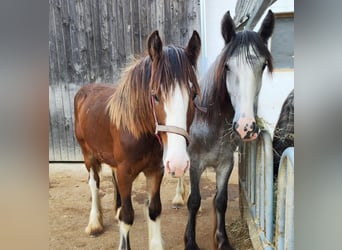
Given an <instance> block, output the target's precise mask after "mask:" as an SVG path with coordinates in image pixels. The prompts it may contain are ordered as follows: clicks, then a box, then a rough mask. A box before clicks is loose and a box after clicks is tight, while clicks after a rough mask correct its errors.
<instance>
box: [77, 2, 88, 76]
mask: <svg viewBox="0 0 342 250" xmlns="http://www.w3.org/2000/svg"><path fill="white" fill-rule="evenodd" d="M86 18H87V16H86V13H85V9H84V1H76V3H75V24H76V30H77V40H78V48H79V52H78V53H79V54H78V56H79V64H80V69H79V80H80V82H88V81H89V65H88V47H87V35H86Z"/></svg>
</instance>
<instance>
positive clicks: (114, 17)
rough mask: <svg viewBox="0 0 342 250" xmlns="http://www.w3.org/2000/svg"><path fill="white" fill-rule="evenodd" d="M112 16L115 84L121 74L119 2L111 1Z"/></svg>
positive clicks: (112, 63) (112, 65)
mask: <svg viewBox="0 0 342 250" xmlns="http://www.w3.org/2000/svg"><path fill="white" fill-rule="evenodd" d="M108 9H110V16H111V22H110V23H109V27H110V29H109V31H110V39H111V46H110V48H111V71H112V75H113V82H118V80H119V78H120V74H119V63H118V61H119V55H118V48H119V46H118V18H117V15H116V14H117V12H116V11H117V1H110V7H108Z"/></svg>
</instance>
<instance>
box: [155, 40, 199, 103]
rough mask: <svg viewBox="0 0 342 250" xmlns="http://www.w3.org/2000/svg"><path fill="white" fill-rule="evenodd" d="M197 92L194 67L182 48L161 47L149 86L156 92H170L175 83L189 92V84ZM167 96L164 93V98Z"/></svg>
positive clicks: (197, 86)
mask: <svg viewBox="0 0 342 250" xmlns="http://www.w3.org/2000/svg"><path fill="white" fill-rule="evenodd" d="M189 82H191V83H192V85H193V87H194V88H195V91H196V93H197V94H200V88H199V84H198V81H197V77H196V73H195V68H194V67H193V66H192V65H191V63H190V61H189V59H188V57H187V56H186V54H185V52H184V49H183V48H180V47H176V46H173V45H169V46H166V47H164V48H163V55H162V57H161V58H160V60H159V61H158V63H157V65H156V67H154V72H153V73H152V78H151V88H152V90H154V91H156V92H163V93H172V92H173V90H174V88H175V86H176V84H178V85H179V86H180V87H181V89H184V88H185V89H186V90H187V91H188V92H190V88H191V86H190V84H189ZM167 97H168V96H167V95H165V98H167Z"/></svg>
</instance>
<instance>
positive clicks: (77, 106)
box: [74, 87, 87, 140]
mask: <svg viewBox="0 0 342 250" xmlns="http://www.w3.org/2000/svg"><path fill="white" fill-rule="evenodd" d="M86 98H87V92H86V91H85V90H84V87H82V88H81V89H80V90H79V91H77V93H76V95H75V97H74V115H75V135H76V138H77V139H78V140H80V139H81V137H82V136H81V127H80V124H79V111H80V110H81V107H82V104H83V102H84V101H85V99H86Z"/></svg>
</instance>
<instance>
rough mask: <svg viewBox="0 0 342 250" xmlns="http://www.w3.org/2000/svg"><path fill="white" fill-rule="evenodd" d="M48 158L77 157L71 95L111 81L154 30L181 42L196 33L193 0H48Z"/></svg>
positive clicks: (168, 39) (79, 157) (195, 0)
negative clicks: (90, 86)
mask: <svg viewBox="0 0 342 250" xmlns="http://www.w3.org/2000/svg"><path fill="white" fill-rule="evenodd" d="M49 3H50V11H49V16H50V18H49V62H50V65H49V67H50V68H49V70H50V72H49V73H50V74H49V80H50V86H49V98H50V101H49V105H50V107H49V111H50V112H49V122H50V131H49V146H50V147H49V160H50V161H82V160H83V158H82V155H81V151H80V148H79V146H78V144H77V141H76V139H75V136H74V114H73V98H74V95H75V93H76V92H77V90H78V89H79V88H80V87H81V86H82V85H83V84H85V83H89V82H107V83H115V82H117V81H118V79H119V77H120V72H121V70H122V69H123V68H124V67H125V65H126V64H127V63H129V62H130V59H131V58H132V57H134V55H137V54H140V53H142V52H143V51H144V50H145V43H146V39H147V37H148V35H149V34H150V33H151V32H152V31H153V30H155V29H158V30H159V33H160V35H161V36H162V38H163V40H164V41H165V43H166V44H171V43H172V44H175V45H181V46H185V45H186V43H187V41H188V39H189V38H190V36H191V34H192V31H193V30H194V29H196V30H197V31H199V32H200V16H199V15H200V5H199V4H200V1H199V0H188V1H187V0H165V1H159V0H101V1H97V0H50V1H49Z"/></svg>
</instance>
